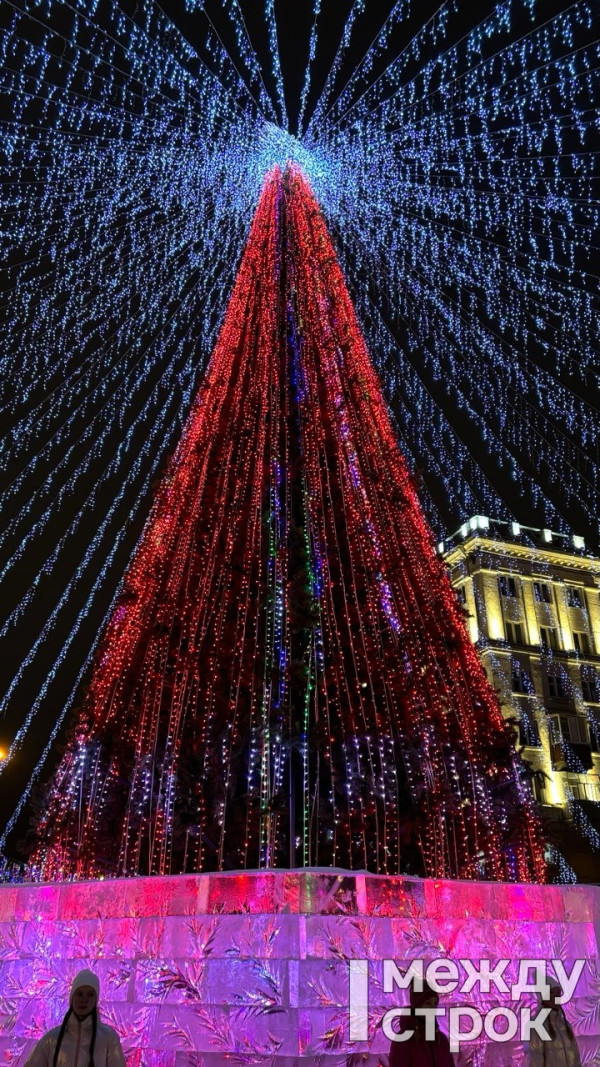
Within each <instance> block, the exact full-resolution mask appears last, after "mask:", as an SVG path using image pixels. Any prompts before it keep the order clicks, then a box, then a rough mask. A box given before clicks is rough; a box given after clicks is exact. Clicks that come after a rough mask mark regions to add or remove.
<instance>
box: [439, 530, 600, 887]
mask: <svg viewBox="0 0 600 1067" xmlns="http://www.w3.org/2000/svg"><path fill="white" fill-rule="evenodd" d="M438 551H439V552H440V554H441V555H443V557H444V559H445V560H446V563H447V565H448V567H449V570H450V579H451V582H452V585H453V586H454V588H455V589H456V592H457V594H458V596H459V599H460V601H461V603H462V605H463V608H464V610H465V615H466V621H467V626H468V629H469V633H470V636H471V639H472V641H473V643H474V644H475V646H476V648H477V650H478V652H479V655H480V658H481V661H482V663H483V666H484V669H485V671H486V674H487V676H488V678H489V680H490V681H491V683H492V685H493V686H494V688H495V689H496V691H497V692H498V697H499V700H500V703H501V706H502V710H503V712H504V714H505V715H506V716H507V717H508V716H512V717H514V718H516V719H518V724H519V725H518V729H519V747H520V749H521V751H522V755H523V757H524V759H525V760H527V762H528V764H529V765H530V767H531V769H532V771H533V772H535V773H534V774H533V777H532V786H533V789H534V793H535V796H536V798H537V800H538V803H539V804H540V806H541V807H542V810H543V812H544V813H545V816H546V819H545V821H546V824H547V825H548V824H552V821H554V822H555V823H556V824H557V826H558V827H559V832H560V827H561V826H562V829H563V832H564V830H565V829H566V828H567V827H568V826H569V825H573V820H574V817H575V818H576V824H577V826H578V827H579V829H580V830H582V832H583V833H584V834H585V831H586V829H587V826H586V823H587V819H588V816H590V817H591V818H592V824H593V823H594V822H595V819H594V813H595V811H596V810H597V809H596V808H595V804H596V803H598V802H600V559H598V558H597V557H595V556H592V555H590V554H589V553H588V552H587V551H586V548H585V543H584V541H583V539H582V538H580V537H568V536H566V535H563V534H557V533H554V532H553V531H551V530H534V529H532V528H530V527H523V526H520V525H519V524H518V523H515V522H512V523H508V522H499V521H496V520H493V519H489V518H488V517H486V516H483V515H476V516H474V517H473V518H472V519H470V520H469V521H468V522H466V523H465V524H464V525H463V526H461V527H460V529H459V530H457V531H456V533H455V534H453V535H452V537H450V538H449V539H448V540H447V541H445V542H442V543H440V545H438ZM590 832H591V834H592V837H593V834H594V831H593V829H591V830H590ZM598 873H599V874H600V871H599V872H598Z"/></svg>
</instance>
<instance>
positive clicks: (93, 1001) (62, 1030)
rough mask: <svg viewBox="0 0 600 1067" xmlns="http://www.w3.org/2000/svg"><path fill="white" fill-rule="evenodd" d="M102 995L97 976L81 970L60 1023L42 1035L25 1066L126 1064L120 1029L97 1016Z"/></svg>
mask: <svg viewBox="0 0 600 1067" xmlns="http://www.w3.org/2000/svg"><path fill="white" fill-rule="evenodd" d="M99 995H100V983H99V981H98V978H97V976H96V975H95V974H93V973H92V971H88V970H85V971H80V972H79V974H77V975H76V976H75V978H74V979H73V985H72V986H71V995H70V997H69V1010H68V1012H67V1014H66V1015H65V1017H64V1019H63V1021H62V1024H61V1026H55V1027H54V1029H53V1030H49V1031H48V1033H47V1034H44V1036H43V1037H42V1038H40V1040H39V1041H38V1043H37V1045H36V1046H35V1048H34V1049H33V1051H32V1052H31V1054H30V1056H29V1059H28V1060H27V1062H26V1064H25V1067H125V1057H124V1055H123V1049H122V1048H121V1042H120V1040H119V1035H118V1033H117V1031H116V1030H113V1028H112V1026H107V1025H106V1024H105V1023H103V1022H100V1019H99V1018H98V997H99Z"/></svg>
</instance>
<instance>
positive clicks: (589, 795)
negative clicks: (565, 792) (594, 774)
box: [567, 778, 594, 800]
mask: <svg viewBox="0 0 600 1067" xmlns="http://www.w3.org/2000/svg"><path fill="white" fill-rule="evenodd" d="M567 785H568V787H569V789H570V790H571V793H572V794H573V797H574V799H575V800H593V799H594V790H593V786H592V784H591V782H589V783H588V782H583V781H582V780H581V778H567Z"/></svg>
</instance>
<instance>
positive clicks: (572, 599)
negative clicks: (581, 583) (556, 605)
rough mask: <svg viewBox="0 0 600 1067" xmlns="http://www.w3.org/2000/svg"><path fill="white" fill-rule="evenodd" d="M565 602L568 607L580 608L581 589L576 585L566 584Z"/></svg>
mask: <svg viewBox="0 0 600 1067" xmlns="http://www.w3.org/2000/svg"><path fill="white" fill-rule="evenodd" d="M567 604H568V605H569V607H570V608H582V607H583V589H578V588H577V586H576V585H568V586H567Z"/></svg>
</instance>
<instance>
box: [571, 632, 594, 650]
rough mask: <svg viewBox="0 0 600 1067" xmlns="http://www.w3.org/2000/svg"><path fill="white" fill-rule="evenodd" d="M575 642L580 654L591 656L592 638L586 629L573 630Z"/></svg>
mask: <svg viewBox="0 0 600 1067" xmlns="http://www.w3.org/2000/svg"><path fill="white" fill-rule="evenodd" d="M573 644H574V645H575V651H576V652H579V655H580V656H589V654H590V639H589V637H588V635H587V634H586V633H585V631H584V630H573Z"/></svg>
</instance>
